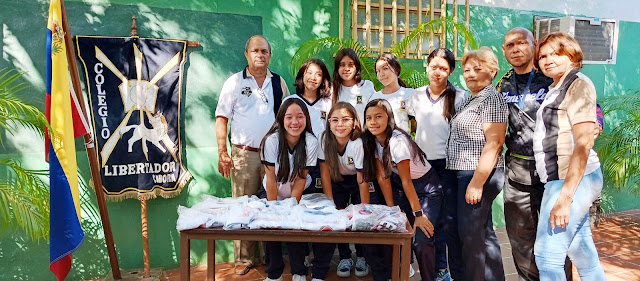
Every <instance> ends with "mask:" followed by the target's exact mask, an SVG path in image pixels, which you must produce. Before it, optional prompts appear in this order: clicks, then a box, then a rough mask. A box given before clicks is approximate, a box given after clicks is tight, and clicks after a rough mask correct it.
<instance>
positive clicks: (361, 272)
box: [355, 257, 369, 277]
mask: <svg viewBox="0 0 640 281" xmlns="http://www.w3.org/2000/svg"><path fill="white" fill-rule="evenodd" d="M367 274H369V266H368V265H367V261H366V260H365V259H364V257H358V259H356V272H355V275H356V276H357V277H364V276H367Z"/></svg>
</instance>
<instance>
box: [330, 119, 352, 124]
mask: <svg viewBox="0 0 640 281" xmlns="http://www.w3.org/2000/svg"><path fill="white" fill-rule="evenodd" d="M351 122H353V118H351V117H343V118H338V117H332V118H329V123H331V124H332V125H336V124H339V123H342V124H348V123H351Z"/></svg>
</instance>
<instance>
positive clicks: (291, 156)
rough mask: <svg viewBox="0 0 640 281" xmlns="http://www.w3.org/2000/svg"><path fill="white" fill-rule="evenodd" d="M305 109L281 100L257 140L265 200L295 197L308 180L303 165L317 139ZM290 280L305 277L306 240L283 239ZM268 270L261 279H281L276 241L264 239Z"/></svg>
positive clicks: (310, 160)
mask: <svg viewBox="0 0 640 281" xmlns="http://www.w3.org/2000/svg"><path fill="white" fill-rule="evenodd" d="M310 123H311V122H310V118H309V112H308V110H307V107H306V106H305V104H304V103H303V102H302V101H301V100H299V99H287V100H285V101H283V102H282V105H281V106H280V110H278V115H277V116H276V121H275V122H274V123H273V126H272V127H271V129H269V132H268V133H267V135H266V136H265V137H264V139H262V143H261V144H260V156H261V159H262V163H263V164H264V171H265V177H264V179H263V181H262V185H263V188H262V189H261V190H260V192H259V195H260V197H262V198H265V197H266V198H267V200H269V201H272V200H282V199H285V198H289V197H295V198H296V200H298V201H300V198H301V197H302V193H303V191H304V190H305V189H307V188H308V187H309V185H310V184H311V177H310V176H309V175H308V173H309V170H308V168H307V167H311V166H315V165H316V161H317V149H318V140H317V139H316V138H315V136H314V135H313V130H312V129H311V125H310ZM287 246H288V248H289V263H290V265H291V274H292V275H293V279H292V280H293V281H304V280H306V275H307V267H306V266H305V264H304V260H305V246H306V243H294V242H287ZM265 254H266V256H267V258H266V261H267V268H266V272H267V274H268V277H267V279H265V281H274V280H282V272H283V270H284V263H283V259H282V247H281V243H280V242H265Z"/></svg>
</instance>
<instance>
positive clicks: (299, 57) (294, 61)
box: [290, 37, 371, 76]
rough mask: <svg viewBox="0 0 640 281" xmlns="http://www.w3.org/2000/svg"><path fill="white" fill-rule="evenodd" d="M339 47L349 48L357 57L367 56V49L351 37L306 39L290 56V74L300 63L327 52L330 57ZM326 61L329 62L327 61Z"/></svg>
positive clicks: (298, 67)
mask: <svg viewBox="0 0 640 281" xmlns="http://www.w3.org/2000/svg"><path fill="white" fill-rule="evenodd" d="M341 48H351V49H353V50H354V51H356V53H357V54H358V57H361V58H363V57H369V56H370V55H371V53H370V52H369V50H368V49H367V48H366V47H365V46H363V45H362V44H360V43H359V42H358V41H355V40H353V39H341V38H338V37H324V38H319V39H313V40H309V41H306V42H304V43H302V45H300V47H299V48H298V50H296V53H295V54H294V55H293V57H292V58H291V69H290V70H291V74H292V75H293V76H295V74H296V73H297V72H298V69H300V66H302V64H303V63H304V62H305V61H306V60H308V59H310V58H315V57H319V56H320V55H322V54H328V55H329V56H331V57H332V58H333V57H334V56H335V54H336V53H337V52H338V51H339V50H340V49H341ZM326 63H329V62H328V61H327V62H326Z"/></svg>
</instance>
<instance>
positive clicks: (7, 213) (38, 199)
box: [0, 159, 49, 240]
mask: <svg viewBox="0 0 640 281" xmlns="http://www.w3.org/2000/svg"><path fill="white" fill-rule="evenodd" d="M0 166H4V167H6V168H8V170H9V171H10V172H9V173H8V174H9V176H8V177H7V178H6V179H1V180H0V222H1V223H2V224H3V225H6V226H8V227H3V228H2V229H4V230H8V229H11V228H16V227H15V225H17V228H20V229H22V230H24V232H25V233H26V234H27V235H28V236H29V237H31V238H32V239H35V240H39V239H42V238H46V237H47V235H48V233H49V216H48V214H49V200H48V190H49V188H48V186H47V184H46V183H45V182H44V181H42V179H40V176H46V175H47V172H46V171H40V170H28V169H24V168H22V167H21V166H20V163H19V162H17V161H15V160H12V159H0Z"/></svg>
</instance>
